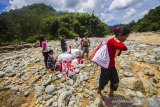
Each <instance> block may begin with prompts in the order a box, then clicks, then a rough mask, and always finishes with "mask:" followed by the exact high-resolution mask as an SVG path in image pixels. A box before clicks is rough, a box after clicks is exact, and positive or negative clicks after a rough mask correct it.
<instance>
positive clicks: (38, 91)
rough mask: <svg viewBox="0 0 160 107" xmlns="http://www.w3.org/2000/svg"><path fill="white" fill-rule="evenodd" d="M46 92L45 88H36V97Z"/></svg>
mask: <svg viewBox="0 0 160 107" xmlns="http://www.w3.org/2000/svg"><path fill="white" fill-rule="evenodd" d="M43 90H44V86H35V94H36V96H37V97H38V96H40V95H41V94H42V91H43Z"/></svg>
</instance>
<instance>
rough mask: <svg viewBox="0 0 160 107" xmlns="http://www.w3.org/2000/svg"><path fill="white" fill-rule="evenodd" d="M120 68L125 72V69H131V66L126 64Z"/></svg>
mask: <svg viewBox="0 0 160 107" xmlns="http://www.w3.org/2000/svg"><path fill="white" fill-rule="evenodd" d="M121 68H122V69H124V70H127V69H131V66H130V65H127V64H123V65H121Z"/></svg>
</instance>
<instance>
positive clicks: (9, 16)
mask: <svg viewBox="0 0 160 107" xmlns="http://www.w3.org/2000/svg"><path fill="white" fill-rule="evenodd" d="M107 33H109V27H108V26H107V25H106V24H104V23H103V22H101V21H100V20H99V19H98V17H96V16H94V14H92V15H90V14H87V13H69V12H57V11H56V10H54V9H53V8H52V7H51V6H47V5H45V4H33V5H30V6H25V7H23V8H21V9H16V10H10V11H9V12H5V13H1V14H0V43H4V42H5V43H6V42H19V41H27V42H35V41H36V39H37V37H38V35H40V34H45V35H47V38H48V39H56V38H58V36H59V35H62V34H65V35H67V38H74V37H75V36H84V35H86V34H87V35H89V36H103V35H104V34H107Z"/></svg>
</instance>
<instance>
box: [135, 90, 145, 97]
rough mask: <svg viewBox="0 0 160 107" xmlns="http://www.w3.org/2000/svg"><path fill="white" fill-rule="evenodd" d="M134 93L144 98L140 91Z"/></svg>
mask: <svg viewBox="0 0 160 107" xmlns="http://www.w3.org/2000/svg"><path fill="white" fill-rule="evenodd" d="M136 94H137V96H138V97H139V98H144V97H145V96H144V95H143V94H142V93H141V92H140V91H137V92H136Z"/></svg>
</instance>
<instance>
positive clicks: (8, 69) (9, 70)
mask: <svg viewBox="0 0 160 107" xmlns="http://www.w3.org/2000/svg"><path fill="white" fill-rule="evenodd" d="M13 70H14V67H13V66H8V67H7V68H6V70H5V72H7V73H11V72H12V71H13Z"/></svg>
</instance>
